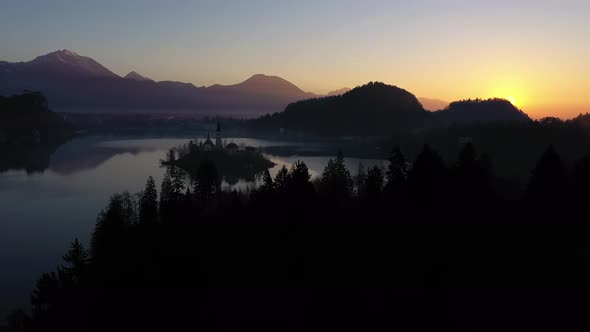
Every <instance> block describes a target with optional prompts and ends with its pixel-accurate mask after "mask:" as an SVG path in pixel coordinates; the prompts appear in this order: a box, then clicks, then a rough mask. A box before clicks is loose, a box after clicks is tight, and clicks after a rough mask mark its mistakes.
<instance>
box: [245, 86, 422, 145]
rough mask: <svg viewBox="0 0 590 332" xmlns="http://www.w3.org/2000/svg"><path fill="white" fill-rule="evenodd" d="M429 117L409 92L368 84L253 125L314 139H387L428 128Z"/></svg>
mask: <svg viewBox="0 0 590 332" xmlns="http://www.w3.org/2000/svg"><path fill="white" fill-rule="evenodd" d="M431 117H432V116H431V114H430V113H429V112H427V111H425V110H424V108H423V107H422V105H421V104H420V102H418V99H416V97H415V96H414V95H413V94H411V93H409V92H408V91H406V90H404V89H401V88H398V87H395V86H391V85H387V84H384V83H380V82H371V83H368V84H366V85H363V86H360V87H357V88H354V89H352V90H350V91H349V92H347V93H345V94H343V95H339V96H331V97H323V98H314V99H308V100H303V101H299V102H296V103H293V104H290V105H289V106H287V108H286V109H285V111H284V112H282V113H276V114H273V115H267V116H264V117H262V118H260V119H258V120H256V121H254V123H253V124H254V126H255V127H257V128H261V129H269V130H277V129H278V128H282V129H283V130H287V131H292V132H305V133H312V134H315V135H329V136H349V135H365V136H373V135H387V134H391V133H394V132H399V131H410V130H413V129H416V128H421V127H423V126H427V125H429V123H430V121H431Z"/></svg>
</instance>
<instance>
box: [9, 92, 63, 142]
mask: <svg viewBox="0 0 590 332" xmlns="http://www.w3.org/2000/svg"><path fill="white" fill-rule="evenodd" d="M71 133H72V130H71V128H70V127H69V126H68V125H67V123H66V122H65V121H64V120H63V118H62V117H61V116H59V115H58V114H56V113H54V112H51V111H50V110H49V108H48V106H47V99H46V98H45V96H43V95H42V94H41V93H38V92H25V93H24V94H21V95H15V96H10V97H2V96H0V145H30V144H35V145H39V144H49V143H54V142H58V141H62V140H63V139H64V138H66V137H67V136H69V135H70V134H71Z"/></svg>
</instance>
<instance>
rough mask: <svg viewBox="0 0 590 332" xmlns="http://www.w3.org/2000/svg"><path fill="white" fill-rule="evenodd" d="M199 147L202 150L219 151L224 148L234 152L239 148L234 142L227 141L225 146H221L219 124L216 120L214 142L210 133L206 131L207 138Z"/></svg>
mask: <svg viewBox="0 0 590 332" xmlns="http://www.w3.org/2000/svg"><path fill="white" fill-rule="evenodd" d="M201 149H202V150H203V151H214V150H217V151H221V150H225V151H227V152H229V153H234V152H236V151H239V150H240V147H239V146H238V145H237V144H236V143H233V142H232V143H229V144H228V145H227V146H225V147H224V146H223V142H222V139H221V124H220V123H219V121H217V130H216V131H215V144H213V141H212V140H211V135H210V134H209V133H207V139H206V140H205V142H203V143H202V144H201Z"/></svg>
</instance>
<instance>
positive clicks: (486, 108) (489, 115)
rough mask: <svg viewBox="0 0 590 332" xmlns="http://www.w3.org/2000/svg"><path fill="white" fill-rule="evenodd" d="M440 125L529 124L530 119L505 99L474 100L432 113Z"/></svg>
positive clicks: (453, 103) (453, 104) (464, 101)
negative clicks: (499, 122)
mask: <svg viewBox="0 0 590 332" xmlns="http://www.w3.org/2000/svg"><path fill="white" fill-rule="evenodd" d="M434 114H435V115H436V117H437V120H439V122H440V123H441V124H442V125H448V124H465V123H485V122H497V121H510V122H514V121H517V122H530V121H532V120H531V118H530V117H529V116H528V115H527V114H526V113H524V112H523V111H521V110H519V109H518V108H517V107H516V106H514V105H512V103H511V102H510V101H508V100H506V99H501V98H493V99H485V100H484V99H475V100H471V99H469V100H461V101H455V102H452V103H451V104H450V105H449V106H448V107H447V108H445V109H444V110H441V111H438V112H435V113H434Z"/></svg>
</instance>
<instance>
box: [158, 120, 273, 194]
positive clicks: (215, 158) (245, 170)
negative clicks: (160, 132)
mask: <svg viewBox="0 0 590 332" xmlns="http://www.w3.org/2000/svg"><path fill="white" fill-rule="evenodd" d="M176 156H178V157H176ZM204 162H212V163H213V164H215V167H216V168H217V172H218V175H219V177H220V179H221V178H222V179H223V180H225V181H226V182H227V183H228V184H230V185H233V184H236V183H237V182H238V181H239V180H240V179H243V180H245V181H248V182H250V181H255V180H256V178H257V177H258V176H260V175H262V173H263V172H264V171H266V170H267V169H269V168H272V167H274V166H275V165H276V164H275V163H273V162H272V161H270V160H269V159H268V158H266V157H265V156H264V155H263V154H262V153H261V152H260V151H259V150H258V149H256V148H255V147H251V146H239V145H237V144H236V143H233V142H231V143H229V144H225V143H224V140H223V138H222V133H221V125H220V123H219V122H218V123H217V130H216V137H215V143H213V141H212V140H211V137H210V135H209V134H207V139H205V140H204V141H201V142H199V141H198V140H196V141H193V140H191V141H190V142H188V144H185V145H182V146H179V147H177V148H176V149H174V150H172V151H171V152H170V153H168V157H167V159H166V160H163V161H162V165H164V166H177V167H179V168H181V169H183V170H184V171H186V172H187V173H188V174H189V175H190V176H191V177H193V178H194V176H195V175H196V173H197V171H198V170H199V167H200V166H201V165H202V164H203V163H204Z"/></svg>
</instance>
